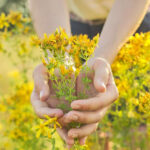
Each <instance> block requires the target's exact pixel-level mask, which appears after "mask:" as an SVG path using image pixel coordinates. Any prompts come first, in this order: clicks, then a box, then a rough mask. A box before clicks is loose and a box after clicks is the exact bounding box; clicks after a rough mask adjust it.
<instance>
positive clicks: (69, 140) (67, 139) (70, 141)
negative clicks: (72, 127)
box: [57, 128, 74, 147]
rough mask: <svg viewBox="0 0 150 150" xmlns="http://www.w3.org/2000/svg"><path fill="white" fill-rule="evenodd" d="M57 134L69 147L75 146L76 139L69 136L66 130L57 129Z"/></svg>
mask: <svg viewBox="0 0 150 150" xmlns="http://www.w3.org/2000/svg"><path fill="white" fill-rule="evenodd" d="M57 132H58V134H59V135H60V137H61V138H62V139H63V140H64V141H65V142H66V144H67V145H68V146H69V147H71V146H72V145H73V144H74V139H73V138H71V137H69V136H68V134H67V133H68V132H67V130H66V129H61V128H57Z"/></svg>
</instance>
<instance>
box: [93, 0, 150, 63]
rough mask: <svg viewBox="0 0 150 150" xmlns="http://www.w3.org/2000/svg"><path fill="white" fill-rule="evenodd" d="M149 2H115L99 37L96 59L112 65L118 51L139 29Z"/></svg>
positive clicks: (119, 0) (120, 0)
mask: <svg viewBox="0 0 150 150" xmlns="http://www.w3.org/2000/svg"><path fill="white" fill-rule="evenodd" d="M148 6H149V0H116V1H115V3H114V5H113V7H112V9H111V11H110V14H109V16H108V18H107V20H106V23H105V25H104V27H103V30H102V33H101V35H100V42H99V48H97V49H96V51H95V56H96V57H103V58H105V59H106V60H107V61H108V62H109V63H112V62H113V60H114V58H115V56H116V55H117V53H118V51H119V49H120V48H121V47H122V46H123V44H124V43H125V42H126V41H127V40H128V39H129V37H130V36H131V35H132V34H133V33H134V32H135V31H136V29H137V28H138V27H139V25H140V23H141V21H142V20H143V18H144V16H145V14H146V12H147V10H148Z"/></svg>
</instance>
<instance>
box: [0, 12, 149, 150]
mask: <svg viewBox="0 0 150 150" xmlns="http://www.w3.org/2000/svg"><path fill="white" fill-rule="evenodd" d="M33 35H35V32H34V30H33V27H32V25H31V19H30V18H24V17H23V16H22V14H21V13H18V12H10V14H8V15H5V14H4V13H2V14H1V15H0V62H1V69H0V85H1V86H0V150H34V149H36V150H41V149H42V150H47V149H52V148H50V144H49V141H48V140H47V138H45V137H46V136H47V135H45V134H41V135H40V137H38V136H37V131H36V130H34V127H35V126H37V125H39V124H40V122H41V120H40V119H38V117H37V116H36V115H35V114H34V111H33V110H32V106H31V104H30V94H31V92H32V90H33V81H32V71H33V69H34V67H35V66H36V65H37V64H39V63H40V62H41V58H40V56H41V52H40V49H39V48H37V47H36V46H34V45H33V44H32V42H31V37H32V36H33ZM112 70H113V74H114V77H115V81H116V84H117V87H118V89H119V93H120V96H119V98H118V100H117V101H116V102H115V103H114V104H112V106H111V108H110V110H109V111H108V113H107V115H106V116H105V117H104V119H103V120H102V121H101V122H100V123H99V128H98V130H97V132H95V133H93V134H92V135H91V136H90V137H89V138H88V140H87V145H88V147H89V149H94V150H109V149H110V150H111V149H113V150H149V149H150V143H149V141H150V84H149V83H150V32H149V33H141V34H135V36H132V37H130V39H129V41H128V42H127V43H126V44H125V45H124V46H123V48H122V49H121V50H120V52H119V54H118V56H117V57H116V60H115V62H114V63H113V64H112ZM41 131H42V132H44V133H48V132H49V131H48V129H47V131H44V130H42V129H41ZM50 138H51V137H49V139H50ZM55 138H56V139H57V140H56V142H57V143H56V145H57V146H58V148H59V149H60V150H64V149H66V148H65V146H64V143H63V141H61V139H60V138H59V136H58V135H57V134H56V135H55Z"/></svg>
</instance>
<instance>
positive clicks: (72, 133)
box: [68, 123, 98, 138]
mask: <svg viewBox="0 0 150 150" xmlns="http://www.w3.org/2000/svg"><path fill="white" fill-rule="evenodd" d="M97 125H98V123H94V124H88V125H84V126H82V127H80V128H73V129H70V130H69V131H68V136H69V137H71V138H83V137H86V136H88V135H90V134H91V133H93V132H94V131H96V129H97Z"/></svg>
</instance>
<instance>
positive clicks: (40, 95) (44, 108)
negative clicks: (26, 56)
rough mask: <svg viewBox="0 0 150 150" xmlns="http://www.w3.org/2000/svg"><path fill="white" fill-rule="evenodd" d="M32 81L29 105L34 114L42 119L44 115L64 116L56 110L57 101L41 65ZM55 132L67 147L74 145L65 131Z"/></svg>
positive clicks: (35, 71)
mask: <svg viewBox="0 0 150 150" xmlns="http://www.w3.org/2000/svg"><path fill="white" fill-rule="evenodd" d="M33 79H34V89H33V92H32V95H31V104H32V106H33V108H34V111H35V113H36V114H37V115H38V116H39V117H40V118H44V115H48V116H49V117H57V118H60V117H62V116H63V115H64V114H63V111H62V110H61V109H56V106H57V104H58V103H59V101H58V99H56V98H54V97H55V92H54V90H53V89H52V87H51V86H52V85H51V83H50V80H48V74H47V71H46V68H45V67H44V66H43V65H42V64H40V65H38V66H37V67H36V68H35V70H34V73H33ZM57 131H58V133H59V135H60V136H61V138H62V139H63V140H64V141H65V142H66V143H67V145H73V144H74V140H73V138H71V137H68V135H67V130H66V129H64V128H62V129H57Z"/></svg>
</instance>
